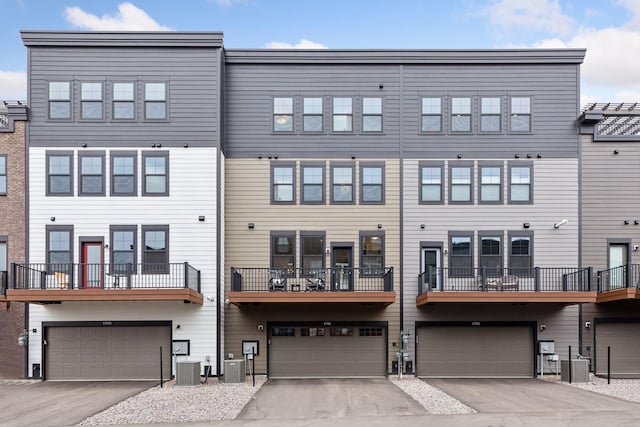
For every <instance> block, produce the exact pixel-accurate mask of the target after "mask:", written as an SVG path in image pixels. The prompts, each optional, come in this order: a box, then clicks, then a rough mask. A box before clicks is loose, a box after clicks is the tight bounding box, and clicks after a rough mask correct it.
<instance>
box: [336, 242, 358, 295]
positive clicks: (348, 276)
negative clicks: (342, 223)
mask: <svg viewBox="0 0 640 427" xmlns="http://www.w3.org/2000/svg"><path fill="white" fill-rule="evenodd" d="M332 253H333V257H332V263H331V264H332V266H333V280H332V284H333V289H334V290H336V291H352V290H353V246H334V247H333V250H332Z"/></svg>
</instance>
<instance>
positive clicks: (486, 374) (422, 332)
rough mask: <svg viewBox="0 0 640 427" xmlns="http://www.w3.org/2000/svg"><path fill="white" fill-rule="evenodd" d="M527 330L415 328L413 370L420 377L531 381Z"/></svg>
mask: <svg viewBox="0 0 640 427" xmlns="http://www.w3.org/2000/svg"><path fill="white" fill-rule="evenodd" d="M533 357H534V355H533V328H532V327H529V326H424V327H420V328H418V344H417V354H416V358H417V362H416V365H417V366H416V369H417V374H418V376H421V377H459V378H472V377H476V378H523V377H524V378H530V377H532V376H533V369H534V368H533Z"/></svg>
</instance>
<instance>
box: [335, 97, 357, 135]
mask: <svg viewBox="0 0 640 427" xmlns="http://www.w3.org/2000/svg"><path fill="white" fill-rule="evenodd" d="M333 131H334V132H351V131H353V100H352V99H351V98H333Z"/></svg>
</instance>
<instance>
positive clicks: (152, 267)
mask: <svg viewBox="0 0 640 427" xmlns="http://www.w3.org/2000/svg"><path fill="white" fill-rule="evenodd" d="M142 241H143V245H144V247H143V251H142V263H143V264H142V272H143V273H147V274H167V273H169V226H168V225H143V226H142Z"/></svg>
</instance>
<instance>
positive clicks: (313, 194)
mask: <svg viewBox="0 0 640 427" xmlns="http://www.w3.org/2000/svg"><path fill="white" fill-rule="evenodd" d="M301 167H302V177H301V179H302V194H301V197H302V200H301V203H316V204H324V202H325V189H324V185H325V184H324V169H325V168H324V165H313V164H308V165H305V164H302V165H301Z"/></svg>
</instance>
